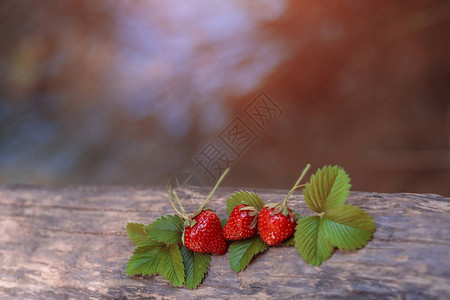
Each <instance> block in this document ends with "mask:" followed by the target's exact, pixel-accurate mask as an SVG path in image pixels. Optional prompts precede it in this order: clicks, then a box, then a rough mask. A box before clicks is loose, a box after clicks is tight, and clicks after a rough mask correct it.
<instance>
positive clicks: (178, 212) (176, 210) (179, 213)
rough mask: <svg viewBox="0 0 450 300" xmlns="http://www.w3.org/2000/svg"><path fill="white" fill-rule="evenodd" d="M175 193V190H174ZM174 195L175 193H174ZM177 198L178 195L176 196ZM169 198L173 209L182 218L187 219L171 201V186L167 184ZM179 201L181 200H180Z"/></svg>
mask: <svg viewBox="0 0 450 300" xmlns="http://www.w3.org/2000/svg"><path fill="white" fill-rule="evenodd" d="M174 193H175V191H174ZM175 195H176V193H175ZM177 198H178V197H177ZM169 200H170V204H172V207H173V209H174V210H175V212H176V213H177V215H179V216H180V217H181V218H182V219H183V220H187V217H186V215H185V214H183V213H181V212H180V211H179V210H178V209H177V208H176V207H175V204H174V203H173V200H172V186H169ZM180 203H181V202H180Z"/></svg>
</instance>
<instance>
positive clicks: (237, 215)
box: [223, 204, 258, 240]
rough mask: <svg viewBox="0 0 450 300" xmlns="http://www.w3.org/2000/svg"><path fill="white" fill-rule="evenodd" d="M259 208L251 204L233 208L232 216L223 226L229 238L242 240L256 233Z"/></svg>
mask: <svg viewBox="0 0 450 300" xmlns="http://www.w3.org/2000/svg"><path fill="white" fill-rule="evenodd" d="M257 215H258V210H257V209H256V208H255V207H253V206H250V205H245V204H240V205H237V206H236V207H235V208H233V210H232V212H231V214H230V218H229V219H228V221H227V224H225V227H224V228H223V235H224V237H225V238H226V239H227V240H242V239H246V238H249V237H252V236H254V235H255V234H256V230H257V228H256V224H257V222H258V217H257Z"/></svg>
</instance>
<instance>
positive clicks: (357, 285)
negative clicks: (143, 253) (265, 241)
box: [0, 186, 450, 299]
mask: <svg viewBox="0 0 450 300" xmlns="http://www.w3.org/2000/svg"><path fill="white" fill-rule="evenodd" d="M232 191H233V190H232V189H227V188H223V189H219V190H218V192H217V193H216V197H214V199H213V200H212V201H211V202H210V204H209V207H210V208H213V209H215V210H216V212H217V214H218V215H219V216H221V217H226V212H225V200H226V197H227V196H228V195H230V193H231V192H232ZM256 191H257V192H259V193H260V195H261V196H262V198H263V199H264V200H265V202H266V203H268V202H270V201H274V200H281V199H282V198H283V195H285V194H286V192H287V191H280V190H276V191H273V190H270V191H268V190H259V191H258V190H256ZM300 200H301V196H299V195H297V196H295V197H294V198H293V199H292V200H291V206H292V207H293V208H294V209H296V210H298V211H300V212H301V214H302V215H307V214H308V213H309V211H308V209H307V207H306V205H305V204H304V203H303V201H300ZM349 203H353V204H355V205H358V206H360V207H362V208H364V209H365V210H367V211H368V212H369V213H370V214H371V215H372V216H373V217H374V220H375V222H376V228H377V231H376V233H375V235H374V239H373V240H372V241H371V242H370V243H369V245H368V246H367V247H365V248H364V249H362V250H359V251H354V252H344V251H337V252H336V253H335V254H334V255H333V256H332V258H331V259H330V260H328V261H326V262H325V263H324V264H323V265H322V266H320V267H312V266H309V265H307V264H305V263H304V262H303V261H302V259H301V258H300V256H299V255H298V254H297V252H296V250H295V248H293V247H290V248H281V247H272V248H270V249H269V250H268V251H267V252H266V253H264V254H263V255H260V256H258V257H257V258H256V259H255V260H254V261H253V262H252V263H251V264H250V266H249V267H248V268H247V269H246V270H244V271H243V272H241V273H239V274H237V275H236V274H235V273H234V272H233V271H231V269H230V268H229V266H228V260H227V255H224V256H214V257H213V260H212V264H211V267H210V269H209V273H208V274H207V276H206V279H205V280H204V282H203V284H202V285H201V286H200V287H199V288H198V289H196V290H194V291H191V290H187V289H185V288H174V287H172V286H170V285H169V283H168V282H167V281H166V280H165V279H164V278H162V277H161V276H152V277H148V278H139V277H128V276H127V275H126V274H125V266H126V262H127V259H128V258H129V256H130V255H131V253H132V251H133V245H132V244H131V242H130V241H129V239H128V237H127V235H126V232H125V224H126V223H127V221H138V222H142V223H149V222H151V221H152V220H153V219H154V218H156V217H158V216H160V215H163V214H168V213H172V208H171V206H170V204H169V202H168V200H167V196H166V192H165V189H163V188H153V189H149V188H143V187H142V188H140V187H66V188H48V187H42V188H39V187H24V186H16V187H1V188H0V298H1V299H11V298H27V299H49V298H57V299H61V298H75V299H85V298H131V299H136V298H157V299H160V298H165V299H167V298H168V299H170V298H177V299H201V298H237V297H245V298H258V299H267V298H278V297H280V298H295V299H301V298H332V299H336V298H347V299H348V298H364V299H371V298H392V299H423V298H427V299H433V298H442V299H445V298H447V299H449V298H450V236H449V229H450V222H449V221H450V218H449V213H450V199H449V198H444V197H441V196H437V195H431V194H427V195H417V194H376V193H362V192H353V193H352V194H351V196H350V199H349ZM185 206H187V209H191V210H194V209H195V208H196V207H197V204H196V203H188V204H186V205H185Z"/></svg>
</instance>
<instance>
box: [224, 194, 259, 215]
mask: <svg viewBox="0 0 450 300" xmlns="http://www.w3.org/2000/svg"><path fill="white" fill-rule="evenodd" d="M239 204H247V205H252V206H254V207H256V208H257V209H258V210H261V209H262V208H263V207H264V202H263V201H262V199H261V197H259V195H258V194H256V193H253V192H247V191H239V192H235V193H234V194H233V195H231V196H230V197H229V198H228V199H227V213H228V215H230V214H231V212H232V211H233V209H234V208H235V207H236V206H238V205H239Z"/></svg>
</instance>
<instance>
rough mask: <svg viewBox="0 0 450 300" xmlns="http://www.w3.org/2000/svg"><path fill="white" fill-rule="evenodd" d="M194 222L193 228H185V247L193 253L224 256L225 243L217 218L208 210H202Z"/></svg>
mask: <svg viewBox="0 0 450 300" xmlns="http://www.w3.org/2000/svg"><path fill="white" fill-rule="evenodd" d="M194 221H195V222H193V223H194V226H186V228H185V230H184V244H185V245H186V247H188V248H189V249H191V250H192V251H194V252H201V253H204V252H207V253H209V252H210V253H213V254H218V255H222V254H224V253H225V252H226V251H227V242H226V240H225V238H224V237H223V229H222V224H221V223H220V219H219V217H217V215H216V214H215V213H214V212H212V211H210V210H203V211H202V212H200V213H199V214H198V215H197V216H196V217H195V218H194Z"/></svg>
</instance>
